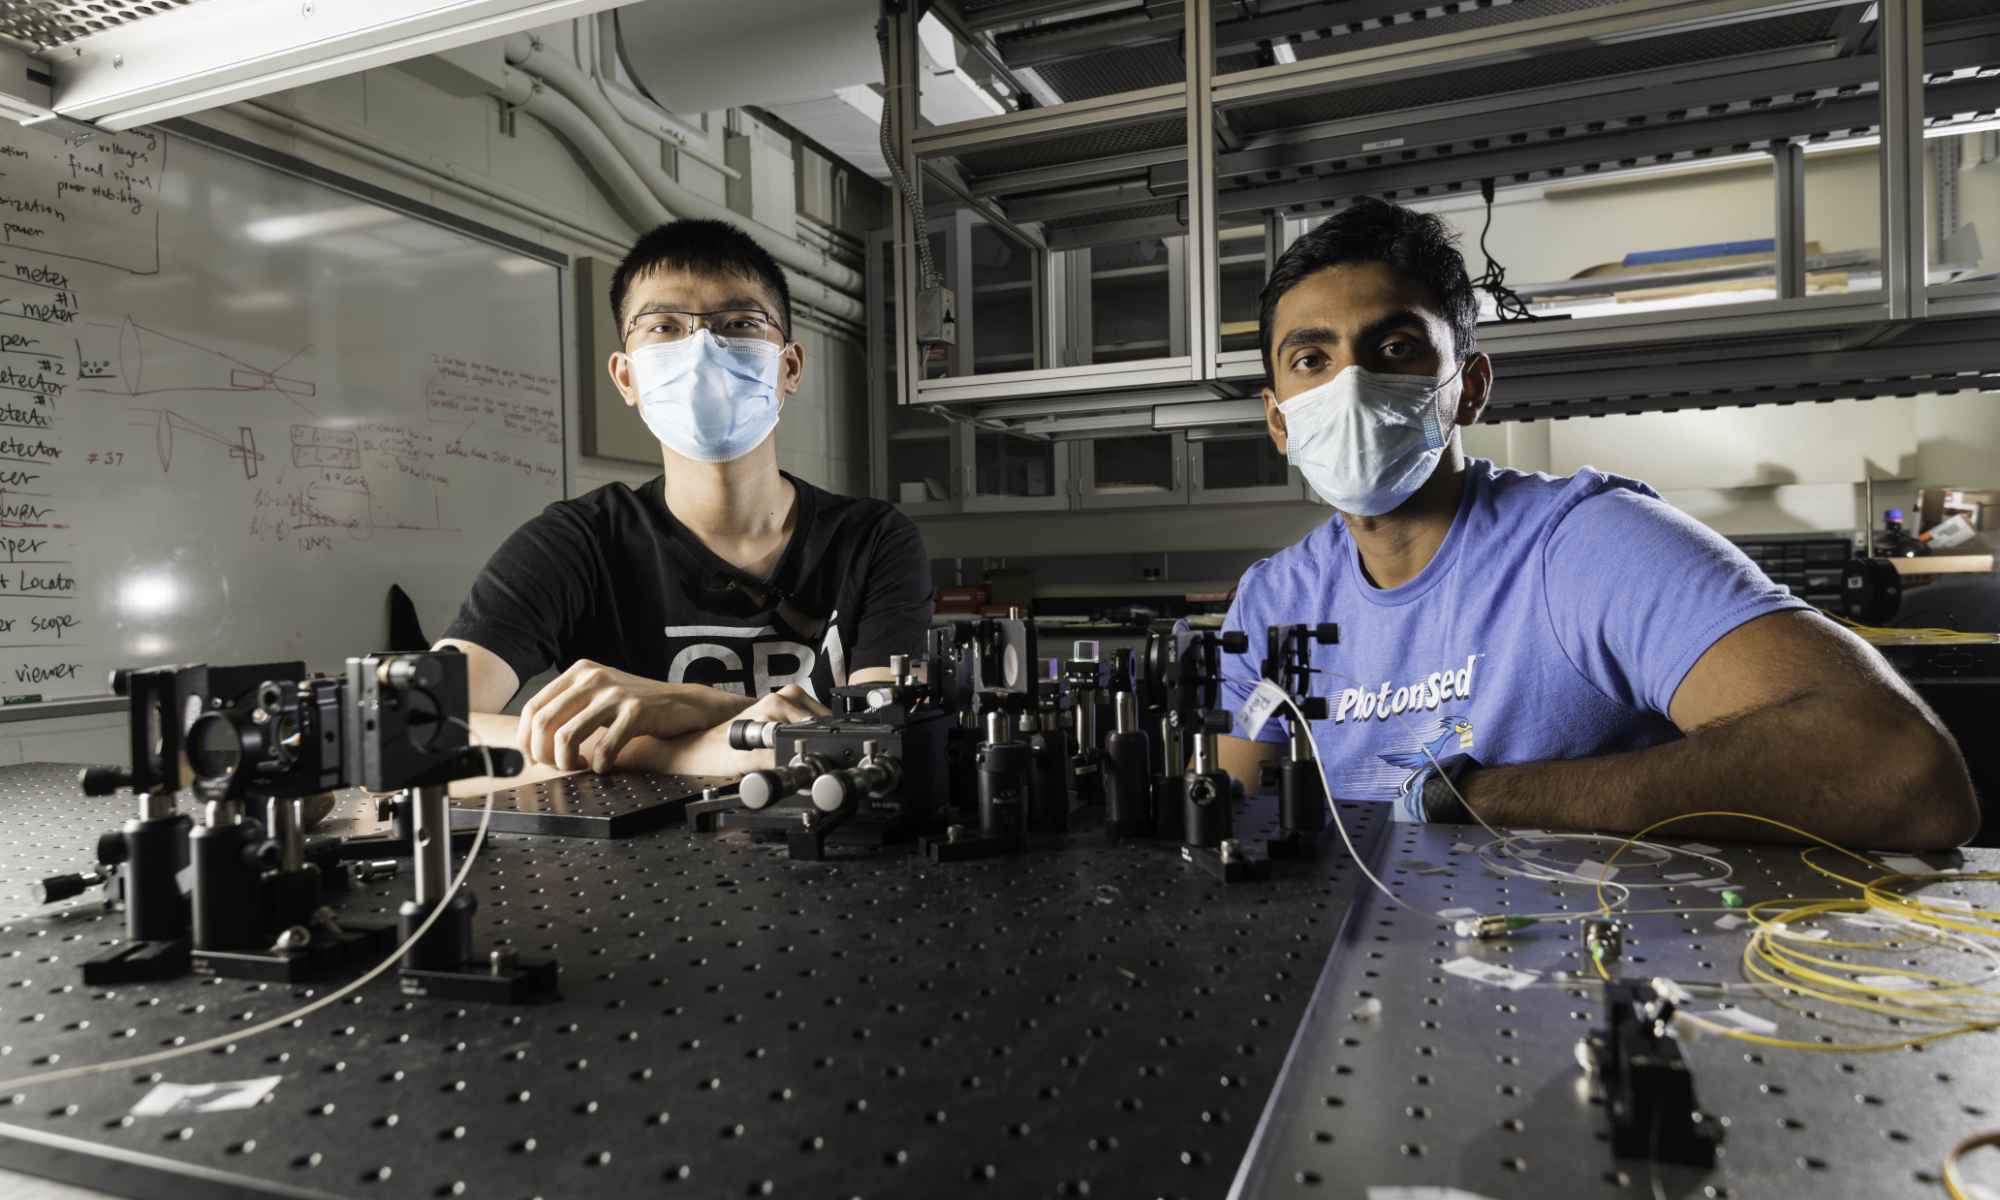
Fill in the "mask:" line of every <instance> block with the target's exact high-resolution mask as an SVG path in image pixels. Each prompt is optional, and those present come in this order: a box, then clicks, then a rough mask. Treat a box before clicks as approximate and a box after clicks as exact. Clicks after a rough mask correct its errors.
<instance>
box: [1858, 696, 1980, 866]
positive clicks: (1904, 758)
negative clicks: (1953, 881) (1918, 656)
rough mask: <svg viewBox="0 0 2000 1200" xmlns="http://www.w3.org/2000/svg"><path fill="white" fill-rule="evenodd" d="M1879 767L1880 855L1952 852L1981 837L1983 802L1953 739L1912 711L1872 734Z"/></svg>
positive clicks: (1920, 714)
mask: <svg viewBox="0 0 2000 1200" xmlns="http://www.w3.org/2000/svg"><path fill="white" fill-rule="evenodd" d="M1868 740H1869V747H1870V753H1871V756H1872V757H1874V759H1875V761H1876V762H1878V763H1880V764H1881V775H1880V776H1879V782H1878V786H1879V787H1880V788H1881V802H1882V803H1883V807H1884V808H1885V809H1886V810H1887V811H1885V813H1884V822H1883V830H1882V840H1881V842H1880V843H1879V848H1881V849H1894V850H1949V849H1951V848H1953V847H1955V846H1960V845H1963V844H1964V843H1966V842H1968V841H1971V840H1972V838H1973V837H1974V836H1976V835H1977V834H1978V833H1979V822H1980V814H1979V801H1978V799H1977V797H1975V796H1974V794H1973V791H1972V779H1971V777H1970V776H1969V775H1968V774H1967V773H1966V769H1965V758H1964V756H1963V755H1961V754H1960V753H1959V750H1958V744H1957V743H1956V742H1954V741H1953V740H1952V739H1951V735H1949V734H1947V733H1946V732H1944V730H1942V729H1940V728H1939V727H1938V726H1937V725H1936V724H1935V723H1934V722H1933V721H1932V720H1931V719H1930V717H1929V715H1928V714H1927V713H1924V712H1923V711H1921V710H1919V709H1916V708H1914V707H1912V708H1911V709H1910V710H1909V712H1908V714H1907V716H1904V717H1902V718H1901V719H1896V720H1888V721H1884V722H1881V723H1880V724H1878V725H1877V726H1876V728H1875V729H1874V730H1873V731H1872V732H1871V733H1870V736H1869V739H1868Z"/></svg>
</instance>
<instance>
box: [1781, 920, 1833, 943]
mask: <svg viewBox="0 0 2000 1200" xmlns="http://www.w3.org/2000/svg"><path fill="white" fill-rule="evenodd" d="M1771 932H1772V933H1775V934H1777V935H1778V936H1779V937H1782V938H1790V939H1792V940H1793V941H1795V942H1823V941H1825V940H1826V939H1827V937H1828V932H1827V931H1826V930H1824V929H1794V928H1792V927H1791V926H1790V925H1783V924H1775V923H1774V924H1773V925H1772V926H1771Z"/></svg>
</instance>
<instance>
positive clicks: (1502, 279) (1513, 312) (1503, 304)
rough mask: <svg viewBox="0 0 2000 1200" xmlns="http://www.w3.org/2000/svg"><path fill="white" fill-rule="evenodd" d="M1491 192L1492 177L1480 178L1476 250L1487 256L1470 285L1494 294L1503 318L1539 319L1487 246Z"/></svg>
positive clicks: (1491, 204) (1504, 319) (1514, 319)
mask: <svg viewBox="0 0 2000 1200" xmlns="http://www.w3.org/2000/svg"><path fill="white" fill-rule="evenodd" d="M1493 193H1494V187H1493V180H1491V179H1482V180H1480V181H1479V195H1480V198H1481V199H1483V200H1485V201H1486V224H1485V225H1484V226H1483V227H1482V228H1481V229H1480V231H1479V253H1481V254H1483V255H1485V256H1486V273H1485V274H1484V275H1481V276H1480V277H1479V278H1477V279H1475V280H1473V281H1472V286H1473V287H1475V288H1477V289H1479V290H1480V291H1482V292H1485V293H1486V294H1487V295H1490V296H1492V297H1493V311H1494V313H1495V314H1496V315H1498V316H1499V318H1500V319H1501V320H1502V321H1539V320H1541V319H1542V318H1541V316H1540V314H1538V313H1536V312H1535V311H1534V310H1533V309H1531V308H1529V307H1528V302H1527V301H1526V300H1524V299H1522V298H1521V296H1520V294H1519V293H1518V292H1516V291H1515V290H1514V289H1513V288H1510V287H1508V286H1507V268H1506V267H1504V266H1501V265H1500V262H1499V260H1498V259H1496V258H1494V257H1493V251H1491V250H1489V249H1487V248H1486V235H1487V234H1488V233H1491V232H1492V231H1493Z"/></svg>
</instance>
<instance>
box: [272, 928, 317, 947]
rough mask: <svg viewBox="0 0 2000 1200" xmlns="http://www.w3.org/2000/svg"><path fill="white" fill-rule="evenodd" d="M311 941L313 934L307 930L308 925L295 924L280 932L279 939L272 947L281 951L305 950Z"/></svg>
mask: <svg viewBox="0 0 2000 1200" xmlns="http://www.w3.org/2000/svg"><path fill="white" fill-rule="evenodd" d="M311 942H312V934H310V933H308V932H306V927H305V926H303V925H294V926H292V927H291V928H290V929H287V930H285V931H284V932H283V933H281V934H279V935H278V940H277V941H276V942H275V943H273V944H272V946H271V948H272V949H273V950H279V951H284V950H303V949H304V948H305V947H306V946H307V945H309V944H310V943H311Z"/></svg>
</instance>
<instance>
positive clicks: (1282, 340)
mask: <svg viewBox="0 0 2000 1200" xmlns="http://www.w3.org/2000/svg"><path fill="white" fill-rule="evenodd" d="M1476 313H1477V304H1476V302H1475V299H1474V296H1473V291H1472V287H1471V284H1470V282H1469V281H1468V279H1467V277H1466V271H1465V263H1464V260H1463V259H1462V258H1461V257H1460V256H1459V254H1458V251H1457V250H1456V249H1455V248H1454V247H1453V246H1452V244H1451V236H1450V234H1449V233H1448V231H1447V230H1446V228H1445V226H1444V224H1443V223H1442V222H1440V221H1439V220H1437V218H1435V217H1431V216H1423V215H1419V214H1417V213H1414V212H1411V211H1409V210H1408V209H1404V208H1400V207H1397V206H1396V205H1393V204H1387V203H1384V202H1381V201H1363V202H1361V203H1358V204H1356V205H1354V206H1352V207H1349V208H1347V209H1344V210H1342V211H1341V212H1340V213H1339V214H1337V215H1335V216H1333V217H1331V218H1330V219H1328V220H1327V221H1326V222H1324V223H1323V224H1321V225H1320V226H1319V227H1318V228H1316V229H1314V230H1313V231H1312V232H1311V233H1308V234H1306V235H1305V236H1304V237H1303V238H1301V239H1299V241H1298V242H1297V243H1296V244H1294V245H1293V246H1292V247H1291V249H1289V250H1287V251H1286V252H1285V254H1284V256H1283V257H1282V258H1281V259H1280V260H1279V261H1278V264H1277V266H1276V268H1275V269H1274V270H1273V271H1272V274H1271V280H1270V282H1269V284H1267V285H1266V287H1265V289H1264V294H1263V309H1262V315H1261V321H1260V334H1261V337H1262V344H1263V351H1264V365H1265V369H1266V372H1267V374H1268V378H1269V380H1270V386H1269V387H1267V388H1266V389H1265V390H1264V409H1265V416H1266V420H1267V422H1268V425H1269V428H1270V433H1271V438H1272V440H1273V441H1274V442H1275V443H1276V444H1277V446H1278V449H1279V450H1281V451H1284V452H1285V453H1286V454H1287V457H1289V458H1290V459H1291V461H1292V462H1293V464H1294V465H1296V466H1298V468H1299V469H1300V471H1301V472H1302V473H1303V474H1304V475H1305V477H1306V479H1307V481H1308V482H1309V483H1311V484H1312V486H1313V488H1314V490H1315V491H1316V492H1318V493H1319V495H1320V496H1321V498H1322V499H1324V500H1326V501H1327V502H1328V503H1329V504H1331V505H1332V506H1333V508H1334V509H1335V515H1334V516H1333V518H1332V519H1330V520H1329V521H1328V522H1327V523H1326V524H1325V525H1323V526H1321V527H1320V528H1318V529H1316V530H1314V531H1313V532H1312V533H1310V534H1308V535H1307V536H1306V538H1305V539H1304V540H1303V541H1301V542H1299V543H1298V544H1296V545H1294V546H1291V547H1288V548H1287V549H1285V550H1282V551H1280V552H1278V553H1277V554H1274V555H1272V556H1271V557H1270V558H1267V559H1265V560H1263V561H1262V562H1259V563H1258V564H1256V565H1255V566H1253V567H1251V568H1250V570H1249V571H1248V572H1247V573H1246V574H1245V575H1244V576H1243V580H1242V583H1241V585H1240V586H1239V587H1238V590H1237V597H1236V602H1235V604H1234V605H1232V606H1231V608H1230V611H1229V617H1228V622H1227V628H1230V629H1241V630H1243V631H1244V632H1245V633H1246V634H1248V635H1249V639H1250V644H1251V652H1250V653H1248V654H1241V655H1230V656H1227V657H1226V658H1225V661H1224V672H1223V673H1224V682H1225V689H1224V690H1225V692H1226V695H1227V700H1228V702H1229V704H1230V705H1231V707H1233V708H1237V709H1239V710H1240V709H1241V708H1243V707H1244V705H1245V704H1246V702H1247V701H1248V699H1249V697H1250V693H1251V691H1252V689H1254V688H1255V687H1256V684H1257V680H1258V678H1259V669H1258V667H1259V660H1260V659H1261V657H1262V651H1263V647H1264V642H1265V636H1264V635H1265V630H1266V629H1267V628H1268V627H1270V626H1272V625H1291V624H1299V623H1309V624H1316V623H1320V622H1327V621H1331V622H1335V623H1337V624H1338V625H1339V626H1340V643H1339V645H1337V646H1332V647H1322V648H1319V649H1317V650H1316V658H1315V665H1316V666H1318V667H1320V668H1321V669H1322V673H1321V674H1319V675H1317V676H1315V677H1314V681H1313V682H1314V687H1313V694H1314V695H1318V696H1324V697H1325V698H1326V700H1327V707H1328V712H1329V718H1328V719H1327V720H1325V721H1321V722H1317V723H1315V725H1314V727H1313V730H1312V733H1313V741H1314V745H1315V747H1316V748H1317V750H1318V752H1319V756H1320V759H1321V761H1322V763H1324V765H1325V768H1326V773H1327V778H1328V780H1329V783H1330V786H1331V788H1332V791H1333V794H1334V795H1335V796H1336V797H1339V798H1341V799H1353V800H1364V799H1366V800H1382V801H1385V802H1390V803H1393V804H1395V805H1396V815H1397V816H1398V817H1399V818H1401V819H1405V820H1468V819H1470V818H1469V816H1468V815H1467V814H1466V813H1465V812H1464V811H1463V810H1462V809H1461V808H1460V807H1459V805H1458V799H1457V796H1458V795H1459V794H1462V796H1463V800H1464V803H1465V804H1466V805H1469V806H1470V807H1471V808H1472V809H1473V810H1475V811H1476V812H1477V813H1478V814H1479V815H1480V816H1482V817H1484V818H1485V819H1486V820H1487V821H1489V822H1491V823H1493V824H1496V825H1513V826H1529V827H1537V828H1549V829H1583V830H1604V831H1618V832H1630V831H1634V830H1638V829H1641V828H1644V827H1645V826H1647V825H1649V824H1651V823H1653V822H1655V821H1658V820H1661V819H1663V818H1666V817H1670V816H1674V815H1677V814H1680V813H1691V812H1699V811H1707V810H1718V809H1720V810H1729V811H1735V812H1745V813H1751V814H1755V815H1758V816H1762V817H1767V818H1771V819H1773V820H1777V821H1783V822H1785V823H1787V824H1791V825H1796V826H1798V827H1800V828H1802V829H1805V830H1809V831H1811V832H1813V833H1815V834H1818V835H1819V836H1821V837H1824V838H1828V839H1830V840H1833V841H1836V842H1840V843H1842V844H1846V845H1859V846H1874V847H1896V848H1911V849H1928V848H1935V847H1943V846H1951V845H1956V844H1958V843H1959V842H1962V841H1964V840H1966V839H1967V838H1969V837H1971V836H1972V835H1973V833H1974V832H1975V831H1976V830H1977V828H1978V823H1979V812H1978V808H1977V805H1976V803H1975V801H1974V799H1973V795H1972V788H1971V784H1970V782H1969V781H1968V778H1967V776H1966V771H1965V764H1964V761H1963V759H1962V758H1961V757H1960V755H1959V752H1958V748H1957V746H1956V745H1955V744H1954V743H1953V742H1952V740H1951V738H1950V737H1949V736H1948V735H1946V734H1945V733H1944V731H1943V729H1942V727H1941V726H1940V725H1939V724H1938V722H1937V720H1936V718H1935V717H1934V716H1933V715H1932V714H1931V713H1930V712H1929V711H1928V710H1926V709H1925V707H1924V706H1923V703H1922V702H1921V701H1919V700H1918V699H1917V698H1916V696H1915V695H1913V694H1912V693H1911V692H1910V690H1909V688H1907V687H1905V686H1904V685H1903V684H1902V683H1901V681H1900V680H1898V679H1897V677H1896V676H1895V675H1894V673H1892V672H1891V671H1890V670H1889V668H1888V666H1887V664H1886V663H1884V662H1883V661H1882V659H1881V657H1880V656H1879V655H1877V654H1876V653H1875V652H1874V650H1872V649H1871V648H1870V647H1869V646H1868V645H1867V644H1866V643H1864V642H1862V641H1861V640H1860V639H1859V638H1856V637H1855V636H1853V635H1852V634H1850V633H1848V632H1847V631H1845V630H1843V629H1841V628H1840V627H1839V626H1837V625H1836V624H1834V622H1832V621H1830V620H1828V619H1827V618H1825V617H1824V616H1822V615H1820V614H1819V613H1818V612H1816V611H1814V610H1813V609H1811V608H1809V607H1807V606H1806V605H1805V604H1803V603H1801V602H1800V601H1798V600H1796V599H1795V598H1793V597H1792V596H1790V595H1789V594H1788V593H1786V592H1785V590H1784V589H1782V588H1780V587H1777V586H1776V585H1774V584H1772V583H1771V582H1770V580H1768V579H1767V578H1766V577H1765V576H1764V575H1763V573H1762V572H1761V571H1759V570H1758V569H1757V568H1756V566H1754V565H1753V564H1752V563H1751V562H1750V561H1749V560H1748V559H1746V558H1745V557H1744V556H1743V555H1742V554H1741V553H1740V552H1738V551H1737V550H1736V549H1735V548H1734V547H1733V546H1731V545H1730V544H1729V543H1728V542H1726V541H1724V540H1723V539H1722V538H1720V537H1718V536H1717V535H1716V534H1714V533H1713V532H1711V531H1710V530H1708V529H1706V528H1704V527H1703V526H1702V525H1700V524H1698V523H1696V522H1695V521H1693V520H1690V519H1689V518H1687V517H1686V516H1684V515H1682V514H1681V513H1679V512H1678V511H1676V510H1675V509H1673V508H1671V507H1669V506H1668V505H1667V504H1666V503H1665V502H1664V501H1662V500H1661V499H1660V498H1659V496H1658V494H1657V493H1655V492H1654V491H1653V490H1652V489H1651V488H1648V487H1647V486H1646V485H1644V484H1642V483H1638V482H1636V481H1633V480H1629V479H1621V478H1618V477H1617V476H1613V475H1606V474H1604V473H1602V472H1598V471H1593V470H1585V471H1582V472H1579V473H1578V474H1576V475H1573V476H1570V477H1568V478H1552V477H1550V476H1547V475H1528V474H1522V473H1520V472H1516V471H1510V470H1506V469H1503V468H1499V467H1496V466H1494V465H1493V464H1492V463H1489V462H1485V461H1482V460H1478V459H1471V460H1468V459H1467V458H1466V456H1465V453H1464V450H1463V448H1462V447H1461V445H1460V440H1459V435H1458V432H1457V427H1458V426H1463V425H1471V424H1472V423H1473V422H1475V421H1477V420H1478V419H1479V416H1480V413H1481V411H1482V410H1483V409H1484V408H1485V406H1486V401H1487V397H1488V396H1489V395H1490V394H1491V392H1492V388H1493V364H1492V362H1491V360H1489V359H1488V358H1487V356H1486V355H1484V354H1480V353H1477V352H1476V350H1475V347H1474V335H1475V329H1474V320H1475V315H1476ZM1280 726H1281V723H1280V721H1278V720H1275V719H1274V720H1272V721H1271V722H1269V723H1268V724H1266V725H1265V726H1264V727H1263V728H1262V730H1261V731H1260V732H1259V733H1258V735H1257V737H1256V739H1255V740H1249V739H1245V738H1235V737H1225V738H1223V739H1222V742H1223V745H1222V763H1223V766H1224V767H1225V768H1227V769H1228V770H1229V772H1230V773H1231V774H1232V775H1234V776H1235V777H1237V778H1239V779H1255V778H1257V777H1258V772H1259V769H1260V767H1261V766H1262V764H1263V763H1264V762H1266V761H1270V760H1272V759H1275V758H1276V757H1277V754H1278V752H1279V745H1278V744H1279V743H1281V742H1282V741H1283V730H1282V728H1281V727H1280ZM1447 779H1449V780H1450V781H1451V782H1454V783H1455V784H1456V785H1457V793H1454V792H1453V790H1452V788H1451V787H1450V786H1447V784H1446V780H1447ZM1673 832H1674V833H1676V834H1680V835H1684V836H1685V835H1693V834H1697V833H1704V834H1707V835H1709V836H1734V837H1743V838H1752V839H1761V840H1769V839H1772V838H1776V837H1783V836H1784V835H1783V834H1782V833H1781V832H1779V831H1777V830H1776V829H1775V828H1774V827H1772V826H1769V825H1764V824H1762V823H1752V822H1747V821H1732V820H1727V819H1709V818H1705V819H1702V820H1700V821H1690V822H1687V823H1684V824H1681V825H1677V826H1676V827H1675V828H1674V830H1673Z"/></svg>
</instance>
